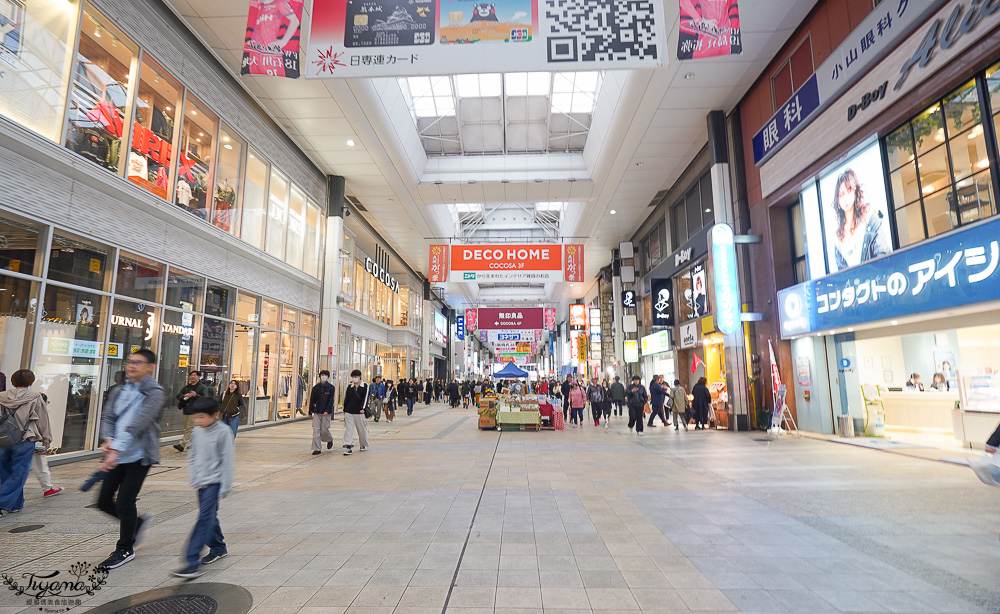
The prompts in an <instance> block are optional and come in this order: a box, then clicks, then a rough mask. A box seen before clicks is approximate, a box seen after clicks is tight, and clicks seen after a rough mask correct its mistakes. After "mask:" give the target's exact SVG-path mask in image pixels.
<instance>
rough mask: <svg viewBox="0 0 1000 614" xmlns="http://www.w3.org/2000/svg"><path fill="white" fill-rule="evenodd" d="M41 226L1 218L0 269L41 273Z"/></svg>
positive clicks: (23, 272)
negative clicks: (39, 254) (39, 256)
mask: <svg viewBox="0 0 1000 614" xmlns="http://www.w3.org/2000/svg"><path fill="white" fill-rule="evenodd" d="M39 230H40V227H39V226H37V225H36V224H33V223H31V222H27V221H25V222H22V221H19V220H14V219H10V218H0V269H3V270H4V271H13V272H15V273H22V274H24V275H36V276H39V275H41V268H42V267H41V264H42V261H41V259H40V258H37V257H36V256H37V255H38V253H39V251H40V250H39V248H41V247H42V243H41V239H42V235H41V233H40V232H39Z"/></svg>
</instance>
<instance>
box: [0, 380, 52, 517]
mask: <svg viewBox="0 0 1000 614" xmlns="http://www.w3.org/2000/svg"><path fill="white" fill-rule="evenodd" d="M33 383H35V374H34V373H32V372H31V371H29V370H27V369H21V370H19V371H15V372H14V373H13V374H12V375H11V376H10V384H11V386H13V388H12V389H8V390H5V391H3V392H0V516H3V512H5V511H6V512H8V513H12V514H13V513H17V512H20V511H21V508H22V507H24V483H25V482H27V481H28V472H29V471H30V470H31V458H32V456H34V455H35V442H37V441H40V442H42V446H43V447H44V448H48V447H49V444H51V443H52V431H51V430H50V429H49V411H48V408H46V406H45V399H44V398H43V397H42V393H40V392H35V391H33V390H29V388H31V385H32V384H33Z"/></svg>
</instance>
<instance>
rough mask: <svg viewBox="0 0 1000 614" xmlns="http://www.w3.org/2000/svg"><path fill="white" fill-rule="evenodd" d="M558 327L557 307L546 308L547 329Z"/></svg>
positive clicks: (551, 329)
mask: <svg viewBox="0 0 1000 614" xmlns="http://www.w3.org/2000/svg"><path fill="white" fill-rule="evenodd" d="M555 329H556V308H555V307H546V308H545V330H547V331H549V332H552V331H554V330H555Z"/></svg>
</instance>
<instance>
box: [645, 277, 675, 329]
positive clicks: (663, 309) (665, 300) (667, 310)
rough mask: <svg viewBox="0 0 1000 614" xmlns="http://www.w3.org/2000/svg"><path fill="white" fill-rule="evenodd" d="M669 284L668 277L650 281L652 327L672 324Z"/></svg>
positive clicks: (672, 306) (672, 314) (672, 311)
mask: <svg viewBox="0 0 1000 614" xmlns="http://www.w3.org/2000/svg"><path fill="white" fill-rule="evenodd" d="M671 286H672V284H671V283H670V278H669V277H668V278H665V279H654V280H652V281H651V282H650V294H651V297H650V300H651V301H652V307H653V326H654V327H655V326H673V325H674V297H673V293H672V291H671Z"/></svg>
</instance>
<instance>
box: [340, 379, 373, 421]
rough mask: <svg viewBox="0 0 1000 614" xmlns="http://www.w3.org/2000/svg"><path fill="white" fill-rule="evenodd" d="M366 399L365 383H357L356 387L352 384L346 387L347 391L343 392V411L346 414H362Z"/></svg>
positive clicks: (366, 387) (366, 388)
mask: <svg viewBox="0 0 1000 614" xmlns="http://www.w3.org/2000/svg"><path fill="white" fill-rule="evenodd" d="M367 401H368V386H366V385H365V384H361V385H359V386H358V387H357V388H355V387H354V384H351V385H350V386H348V387H347V391H346V392H345V393H344V413H347V414H363V413H365V404H366V403H367Z"/></svg>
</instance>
